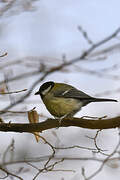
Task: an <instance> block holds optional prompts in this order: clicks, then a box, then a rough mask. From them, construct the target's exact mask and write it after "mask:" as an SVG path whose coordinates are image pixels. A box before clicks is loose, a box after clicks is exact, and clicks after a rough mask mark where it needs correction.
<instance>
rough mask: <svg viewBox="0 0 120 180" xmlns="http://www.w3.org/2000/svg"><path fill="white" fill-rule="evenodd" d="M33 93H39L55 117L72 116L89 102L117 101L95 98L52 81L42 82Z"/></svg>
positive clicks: (67, 85) (69, 86)
mask: <svg viewBox="0 0 120 180" xmlns="http://www.w3.org/2000/svg"><path fill="white" fill-rule="evenodd" d="M35 95H40V97H41V99H42V101H43V103H44V104H45V106H46V108H47V110H48V111H49V112H50V114H51V115H53V116H54V117H55V118H64V117H73V116H74V115H75V114H76V113H77V112H78V111H80V110H81V108H82V107H84V106H86V105H87V104H89V103H91V102H104V101H106V102H107V101H108V102H110V101H111V102H117V100H115V99H106V98H95V97H92V96H89V95H88V94H86V93H84V92H82V91H80V90H78V89H77V88H75V87H73V86H71V85H69V84H65V83H57V82H53V81H48V82H45V83H43V84H42V85H41V86H40V88H39V90H38V91H37V92H36V93H35Z"/></svg>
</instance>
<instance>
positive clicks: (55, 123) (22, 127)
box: [0, 116, 120, 133]
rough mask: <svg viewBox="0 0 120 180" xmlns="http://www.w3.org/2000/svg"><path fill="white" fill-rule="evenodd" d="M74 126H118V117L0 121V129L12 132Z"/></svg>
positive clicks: (90, 127) (108, 127) (119, 121)
mask: <svg viewBox="0 0 120 180" xmlns="http://www.w3.org/2000/svg"><path fill="white" fill-rule="evenodd" d="M69 126H76V127H81V128H88V129H110V128H116V127H120V117H119V116H118V117H115V118H111V119H104V120H103V119H102V120H101V119H100V120H89V119H83V118H66V119H63V120H62V122H61V124H60V122H59V120H58V119H47V120H46V121H43V122H40V123H31V124H28V123H27V124H18V123H1V124H0V131H4V132H7V131H13V132H20V133H22V132H42V131H44V130H47V129H52V128H56V127H69Z"/></svg>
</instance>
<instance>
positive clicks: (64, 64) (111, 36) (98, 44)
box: [3, 27, 120, 111]
mask: <svg viewBox="0 0 120 180" xmlns="http://www.w3.org/2000/svg"><path fill="white" fill-rule="evenodd" d="M119 32H120V27H119V28H118V29H117V30H116V31H115V32H114V33H112V34H111V35H109V36H108V37H106V38H104V39H102V40H101V41H99V42H97V43H95V44H93V45H92V46H91V47H90V48H88V49H87V50H86V51H84V52H83V53H82V54H81V55H80V56H79V57H77V58H74V59H72V60H69V61H67V62H64V63H62V64H61V65H59V66H55V67H53V68H51V69H49V70H47V71H45V72H44V73H43V75H42V76H41V77H40V78H39V79H38V80H37V81H35V82H34V83H33V84H32V86H31V87H30V88H29V91H28V92H27V93H26V94H25V95H24V96H22V97H21V98H20V99H19V100H18V101H16V102H15V103H13V104H10V105H9V106H7V107H6V108H5V109H3V111H6V110H8V109H10V108H12V107H14V106H15V105H17V104H19V103H21V102H22V101H24V100H25V99H26V98H27V97H28V96H29V95H30V94H31V92H32V91H33V89H34V88H35V87H36V85H37V84H38V83H40V82H41V81H43V80H44V79H45V78H46V77H47V76H48V75H50V74H52V73H55V72H57V71H60V70H61V69H63V68H64V67H66V66H69V65H72V64H74V63H77V62H79V61H80V60H86V59H85V58H86V57H88V55H90V54H91V52H93V51H94V50H95V49H96V48H98V47H100V46H101V45H103V44H105V43H106V42H108V41H110V40H111V39H113V38H115V37H116V36H117V35H118V34H119Z"/></svg>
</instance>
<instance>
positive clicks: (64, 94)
mask: <svg viewBox="0 0 120 180" xmlns="http://www.w3.org/2000/svg"><path fill="white" fill-rule="evenodd" d="M69 91H70V89H68V90H66V91H65V92H63V93H62V95H63V96H64V95H65V94H67V93H68V92H69Z"/></svg>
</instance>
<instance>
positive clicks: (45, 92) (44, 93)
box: [42, 86, 51, 95]
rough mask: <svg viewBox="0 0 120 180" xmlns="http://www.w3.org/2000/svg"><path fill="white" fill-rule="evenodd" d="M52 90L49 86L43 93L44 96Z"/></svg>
mask: <svg viewBox="0 0 120 180" xmlns="http://www.w3.org/2000/svg"><path fill="white" fill-rule="evenodd" d="M50 89H51V86H49V87H48V88H47V89H45V90H44V91H42V95H46V94H47V93H48V92H49V90H50Z"/></svg>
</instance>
